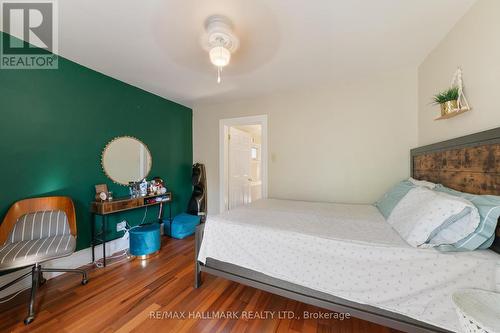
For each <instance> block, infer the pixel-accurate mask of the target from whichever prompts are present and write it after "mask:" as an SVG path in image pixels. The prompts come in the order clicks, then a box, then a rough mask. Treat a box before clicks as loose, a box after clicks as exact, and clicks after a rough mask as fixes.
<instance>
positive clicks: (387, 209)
mask: <svg viewBox="0 0 500 333" xmlns="http://www.w3.org/2000/svg"><path fill="white" fill-rule="evenodd" d="M412 188H415V185H413V184H412V183H411V182H410V181H408V180H403V181H401V182H399V183H398V184H396V185H395V186H393V187H392V188H391V189H390V190H389V191H387V192H386V193H384V195H383V196H382V198H380V199H379V200H378V201H377V202H375V204H374V205H375V207H377V208H378V210H379V211H380V213H381V214H382V215H383V216H384V217H385V219H387V218H388V217H389V215H391V213H392V210H393V209H394V207H396V205H397V204H398V203H399V201H401V199H403V197H404V196H405V195H406V194H407V193H408V192H409V191H410V190H411V189H412Z"/></svg>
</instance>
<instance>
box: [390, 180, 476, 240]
mask: <svg viewBox="0 0 500 333" xmlns="http://www.w3.org/2000/svg"><path fill="white" fill-rule="evenodd" d="M467 216H468V219H467V220H466V221H467V223H463V224H462V223H461V224H460V228H461V229H463V230H462V233H467V235H468V234H470V233H472V232H473V231H474V230H475V229H476V227H477V226H478V225H479V212H478V210H477V208H476V207H475V206H474V205H473V204H472V203H471V202H470V201H468V200H466V199H464V198H459V197H455V196H452V195H449V194H446V193H441V192H435V191H432V190H429V189H427V188H425V187H416V188H414V189H412V190H410V191H409V192H408V194H406V195H405V197H404V198H403V199H401V201H400V202H399V203H398V204H397V205H396V207H395V208H394V210H393V211H392V213H391V215H390V216H389V218H388V219H387V222H388V223H389V224H391V226H392V227H393V228H394V229H395V230H396V231H397V232H398V233H399V234H400V235H401V237H402V238H403V239H404V240H406V242H407V243H408V244H410V245H411V246H414V247H434V246H438V245H441V243H432V244H430V243H429V241H430V240H431V239H432V238H434V236H436V235H437V234H439V233H440V232H441V231H442V230H443V229H444V228H448V227H449V226H450V225H452V224H454V223H456V222H457V221H460V220H461V219H462V218H464V217H467ZM447 244H449V243H447Z"/></svg>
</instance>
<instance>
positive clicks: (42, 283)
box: [38, 278, 47, 287]
mask: <svg viewBox="0 0 500 333" xmlns="http://www.w3.org/2000/svg"><path fill="white" fill-rule="evenodd" d="M45 282H47V279H46V278H42V279H40V282H38V286H39V287H41V286H43V285H44V284H45Z"/></svg>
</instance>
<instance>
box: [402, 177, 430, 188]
mask: <svg viewBox="0 0 500 333" xmlns="http://www.w3.org/2000/svg"><path fill="white" fill-rule="evenodd" d="M408 181H409V182H410V183H412V184H413V185H415V186H423V187H427V188H428V189H431V190H433V189H434V188H435V187H436V186H437V184H436V183H432V182H428V181H427V180H418V179H415V178H412V177H410V178H408Z"/></svg>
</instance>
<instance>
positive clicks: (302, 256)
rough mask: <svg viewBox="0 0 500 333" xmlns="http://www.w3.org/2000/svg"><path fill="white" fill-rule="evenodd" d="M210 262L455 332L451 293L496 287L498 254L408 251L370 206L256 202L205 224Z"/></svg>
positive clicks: (499, 265)
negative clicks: (239, 268)
mask: <svg viewBox="0 0 500 333" xmlns="http://www.w3.org/2000/svg"><path fill="white" fill-rule="evenodd" d="M207 258H213V259H216V260H219V261H223V262H228V263H232V264H235V265H238V266H241V267H245V268H248V269H251V270H254V271H257V272H261V273H263V274H266V275H269V276H272V277H275V278H279V279H282V280H285V281H289V282H292V283H295V284H298V285H302V286H305V287H308V288H311V289H314V290H318V291H322V292H325V293H329V294H332V295H335V296H338V297H342V298H345V299H348V300H351V301H355V302H358V303H364V304H369V305H374V306H377V307H380V308H383V309H386V310H390V311H393V312H397V313H401V314H404V315H407V316H409V317H412V318H415V319H417V320H421V321H424V322H428V323H430V324H433V325H436V326H439V327H443V328H446V329H449V330H453V331H457V330H458V319H457V317H456V314H455V312H454V309H453V305H452V301H451V294H452V293H453V292H454V291H455V290H457V289H461V288H479V289H485V290H495V289H496V284H497V283H500V280H497V279H499V277H500V255H498V254H495V253H494V252H492V251H489V250H484V251H474V252H449V253H441V252H438V251H437V250H434V249H416V248H413V247H410V246H409V245H407V244H406V242H405V241H404V240H402V239H401V238H400V236H399V235H398V234H397V233H396V232H395V231H394V230H393V229H392V228H391V226H390V225H389V224H388V223H386V222H385V220H384V218H383V216H382V215H381V214H380V213H379V212H378V210H377V209H376V208H375V207H373V206H370V205H346V204H329V203H311V202H299V201H287V200H275V199H267V200H259V201H257V202H255V203H253V204H251V205H249V206H246V207H242V208H238V209H235V210H232V211H231V212H228V213H224V214H221V215H218V216H214V217H209V218H208V220H207V222H206V224H205V232H204V236H203V241H202V244H201V249H200V253H199V256H198V260H199V261H201V262H203V263H205V262H206V259H207Z"/></svg>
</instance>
